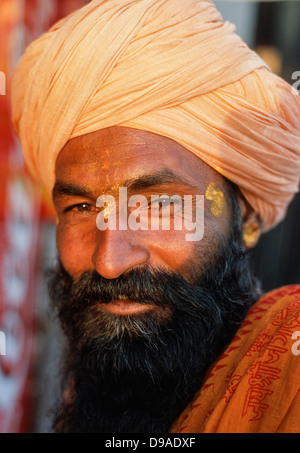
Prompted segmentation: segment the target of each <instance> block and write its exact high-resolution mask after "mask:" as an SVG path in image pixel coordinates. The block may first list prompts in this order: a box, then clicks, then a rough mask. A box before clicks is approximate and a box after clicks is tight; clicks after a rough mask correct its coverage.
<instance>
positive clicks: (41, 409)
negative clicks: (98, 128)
mask: <svg viewBox="0 0 300 453" xmlns="http://www.w3.org/2000/svg"><path fill="white" fill-rule="evenodd" d="M182 1H184V0H182ZM85 3H88V1H85V0H0V237H1V241H0V332H3V333H4V334H5V344H3V342H2V345H0V433H24V432H25V433H30V432H35V433H46V432H51V421H52V412H53V410H54V409H55V407H54V405H55V401H56V396H57V395H58V394H59V391H60V389H59V377H58V376H59V370H60V353H61V351H62V343H63V340H62V337H61V333H60V330H59V327H58V326H57V323H56V320H55V319H54V316H53V314H52V313H51V310H50V308H49V301H48V296H47V285H46V278H45V271H46V269H47V268H49V267H51V265H52V264H53V263H54V262H55V260H56V250H55V216H54V213H53V209H52V206H51V203H50V201H49V200H48V199H47V198H46V196H45V194H44V193H42V192H41V190H40V189H39V188H37V187H35V186H34V185H33V184H32V182H31V181H30V178H29V176H28V174H27V172H26V169H25V167H24V163H23V159H22V155H21V150H20V145H19V143H18V141H17V139H16V137H15V136H14V134H13V131H12V127H11V123H10V106H9V86H10V80H11V76H12V73H13V70H14V68H15V65H16V63H17V62H18V60H19V58H20V56H21V55H22V53H23V52H24V49H25V47H26V46H27V45H28V44H29V43H30V42H31V41H32V40H33V39H35V38H37V37H38V36H39V35H40V34H41V33H42V32H43V31H46V30H47V29H48V28H49V27H50V26H51V25H52V24H53V23H55V22H56V21H57V20H58V19H60V18H61V17H64V16H65V15H67V14H69V13H70V12H72V11H73V10H75V9H76V8H78V7H80V6H83V5H84V4H85ZM215 3H216V5H217V7H218V9H219V10H220V12H221V13H222V15H223V18H224V19H225V20H228V21H230V22H232V23H234V24H235V25H236V27H237V32H238V34H240V35H241V36H242V38H243V39H244V40H245V41H246V42H247V44H248V45H249V46H250V47H251V48H253V49H255V50H256V51H257V52H258V53H259V54H260V55H261V56H262V57H263V58H264V59H265V60H266V61H267V63H268V64H269V65H270V67H271V68H272V69H273V71H274V72H275V73H277V74H279V75H280V76H282V77H283V78H284V79H285V80H286V81H287V82H289V83H290V84H291V85H294V88H295V91H296V93H295V95H297V91H298V94H299V93H300V1H298V0H293V1H292V0H281V1H280V0H279V1H264V2H256V1H247V0H243V1H238V0H236V1H227V0H222V1H216V2H215ZM297 72H298V74H297ZM297 81H299V82H298V83H297ZM299 252H300V195H299V194H298V195H297V196H296V197H295V199H294V201H293V202H292V204H291V205H290V208H289V211H288V214H287V217H286V219H285V220H284V221H283V222H282V223H281V224H280V225H278V226H277V227H276V228H275V229H273V230H271V231H270V232H269V233H267V234H265V235H264V236H263V237H262V239H261V241H260V243H259V245H258V247H257V248H256V250H255V251H254V252H253V255H252V261H253V266H255V268H256V269H257V275H258V276H259V277H260V279H261V280H262V282H263V287H264V290H265V291H268V290H270V289H273V288H276V287H279V286H283V285H286V284H290V283H300V258H299ZM1 338H3V337H0V340H1ZM4 348H5V349H4ZM4 352H5V355H1V354H3V353H4Z"/></svg>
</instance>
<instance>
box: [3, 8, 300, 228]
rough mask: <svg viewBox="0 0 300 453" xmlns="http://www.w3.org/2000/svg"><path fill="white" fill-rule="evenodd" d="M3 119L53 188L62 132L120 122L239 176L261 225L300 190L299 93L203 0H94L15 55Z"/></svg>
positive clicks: (273, 220)
mask: <svg viewBox="0 0 300 453" xmlns="http://www.w3.org/2000/svg"><path fill="white" fill-rule="evenodd" d="M12 112H13V124H14V127H15V130H16V132H17V134H18V136H19V137H20V141H21V146H22V149H23V153H24V156H25V160H26V162H27V165H28V167H29V170H30V171H31V173H32V174H33V176H35V177H36V179H37V180H39V181H41V182H42V183H43V184H44V185H45V186H46V188H47V189H48V190H49V191H50V192H51V190H52V188H53V185H54V180H55V179H54V178H55V162H56V158H57V156H58V154H59V152H60V151H61V150H62V148H63V147H64V145H65V144H66V143H67V142H68V140H70V139H71V138H74V137H77V136H80V135H84V134H87V133H90V132H95V131H97V130H100V129H103V128H106V127H110V126H116V125H118V126H124V127H131V128H135V129H142V130H145V131H150V132H153V133H156V134H159V135H162V136H165V137H168V138H171V139H173V140H175V141H176V142H178V143H179V144H181V145H183V146H184V147H185V148H187V149H188V150H189V151H191V152H193V153H194V154H196V155H197V156H198V157H199V158H200V159H202V160H203V161H204V162H205V163H207V164H208V165H210V166H211V167H212V168H214V169H215V170H216V171H218V172H219V173H221V174H222V175H223V176H225V177H226V178H228V179H229V180H231V181H233V182H234V183H235V184H237V185H238V186H239V188H240V190H241V192H242V193H243V195H244V197H245V198H246V199H247V200H248V202H249V203H250V205H251V206H252V207H253V208H254V209H255V211H256V212H257V213H258V214H259V216H260V218H261V220H262V223H263V228H264V229H265V230H266V229H269V228H270V227H272V226H274V225H275V224H277V223H278V222H279V221H281V220H282V218H283V217H284V215H285V212H286V209H287V206H288V204H289V203H290V201H291V200H292V198H293V196H294V194H295V193H296V192H297V191H298V184H299V175H300V101H299V96H298V95H295V93H293V92H292V88H291V86H290V85H289V84H288V83H287V82H285V81H283V80H282V79H281V78H279V77H278V76H277V75H275V74H273V73H272V72H271V71H270V69H269V68H268V67H267V66H266V64H265V63H264V61H262V60H261V58H260V57H259V56H258V55H257V54H256V53H255V52H253V51H252V50H251V49H249V47H248V46H247V45H246V44H245V43H244V42H243V41H242V39H241V38H240V37H239V36H237V34H236V33H235V27H234V26H233V25H232V24H230V23H228V22H224V21H223V20H222V17H221V15H220V14H219V12H218V11H217V10H216V8H215V6H214V4H213V3H212V2H211V1H210V0H184V1H183V0H94V1H91V2H90V3H88V4H87V5H86V6H84V7H83V8H81V9H79V10H77V11H75V12H74V13H73V14H71V15H70V16H68V17H66V18H64V19H62V20H61V21H59V22H58V23H57V24H55V25H54V26H53V27H52V28H51V29H50V30H49V31H48V32H47V33H44V34H43V35H42V36H41V37H40V38H39V39H38V40H36V41H34V42H33V43H32V44H30V46H29V47H28V48H27V49H26V52H25V54H24V55H23V57H22V58H21V61H20V62H19V65H18V67H17V70H16V72H15V75H14V78H13V82H12Z"/></svg>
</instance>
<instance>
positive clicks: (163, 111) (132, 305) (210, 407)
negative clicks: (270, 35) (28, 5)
mask: <svg viewBox="0 0 300 453" xmlns="http://www.w3.org/2000/svg"><path fill="white" fill-rule="evenodd" d="M12 106H13V122H14V125H15V128H16V131H17V133H18V135H19V137H20V139H21V144H22V148H23V152H24V156H25V158H26V162H27V164H28V167H29V169H30V170H31V172H32V174H33V176H34V177H35V178H36V179H37V180H38V181H40V182H42V183H43V184H44V185H45V187H46V188H47V189H48V191H49V192H50V193H52V195H53V201H54V205H55V208H56V212H57V216H58V227H57V247H58V253H59V260H58V267H57V269H56V270H55V271H54V272H53V275H52V278H51V280H50V295H51V299H52V300H53V304H54V306H55V307H56V309H57V311H58V314H59V319H60V321H61V324H62V327H63V329H64V332H65V334H66V337H67V340H68V351H67V354H66V366H65V391H64V395H63V397H62V401H61V404H60V408H59V410H58V414H57V417H56V420H55V428H56V431H58V432H106V433H108V432H112V433H117V432H119V433H121V432H131V433H133V432H146V433H155V432H156V433H158V432H296V431H299V429H300V420H299V405H300V393H299V378H298V376H299V366H300V362H299V359H298V357H297V355H296V354H293V352H292V347H293V341H295V335H294V333H295V332H297V331H299V330H300V324H299V323H300V313H299V305H300V287H299V286H297V285H293V286H290V287H286V288H280V289H279V290H274V291H273V292H271V293H269V294H265V295H263V294H262V290H261V288H260V285H259V283H258V282H257V281H256V279H255V278H254V276H253V275H252V271H251V269H250V266H249V263H248V255H247V249H251V248H252V247H253V246H254V245H255V244H256V243H257V241H258V239H259V236H260V233H261V232H263V231H266V230H267V229H269V228H271V227H273V226H274V225H275V224H277V223H278V222H279V221H280V220H282V219H283V217H284V215H285V212H286V209H287V207H288V205H289V203H290V201H291V200H292V198H293V196H294V194H295V193H296V192H297V190H298V184H299V174H300V119H299V118H300V115H299V113H300V103H299V98H298V97H296V96H295V95H293V94H292V91H291V87H290V86H289V85H287V84H286V83H285V82H284V81H283V80H281V79H280V78H278V77H276V76H275V75H273V74H271V72H270V71H269V70H268V68H267V67H266V66H265V64H264V62H263V61H262V60H261V59H260V58H259V57H258V56H257V55H256V54H255V53H253V52H252V51H250V50H249V48H248V47H247V46H246V45H245V44H244V43H243V42H242V41H241V40H240V38H239V37H238V36H236V35H235V33H234V28H233V27H232V26H231V25H230V24H228V23H223V21H222V19H221V17H220V15H219V14H218V12H217V11H216V9H215V7H214V5H213V4H212V3H211V2H210V1H206V0H185V1H184V2H183V1H182V0H180V1H179V0H139V1H137V0H125V1H124V0H122V1H116V0H108V1H99V0H94V1H92V2H90V3H88V4H87V5H86V7H84V8H82V9H81V10H78V11H76V12H75V13H74V14H72V15H71V16H69V17H67V18H66V19H64V20H62V21H61V22H59V23H58V24H56V25H55V26H54V27H53V28H52V29H51V30H50V31H49V32H48V33H46V34H45V35H43V36H42V37H41V38H40V39H39V40H38V41H36V42H34V43H33V44H32V45H31V46H30V47H29V48H28V49H27V52H26V53H25V55H24V57H23V58H22V60H21V62H20V64H19V67H18V69H17V71H16V74H15V77H14V81H13V86H12ZM166 220H168V223H167V224H164V221H166ZM164 225H167V227H165V226H164ZM293 339H294V340H293Z"/></svg>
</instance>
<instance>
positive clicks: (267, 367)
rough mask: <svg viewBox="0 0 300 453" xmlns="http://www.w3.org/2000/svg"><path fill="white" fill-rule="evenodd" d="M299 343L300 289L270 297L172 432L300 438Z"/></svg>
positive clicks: (252, 313)
mask: <svg viewBox="0 0 300 453" xmlns="http://www.w3.org/2000/svg"><path fill="white" fill-rule="evenodd" d="M297 338H298V341H297ZM299 338H300V285H292V286H287V287H283V288H280V289H277V290H274V291H271V292H269V293H268V294H266V295H264V296H263V297H262V298H261V299H260V300H259V301H258V302H257V303H256V304H255V305H254V306H253V308H252V309H251V310H250V312H249V313H248V315H247V317H246V319H245V321H244V322H243V324H242V326H241V327H240V329H239V330H238V332H237V334H236V336H235V338H234V339H233V341H232V342H231V344H230V345H229V346H228V348H227V349H226V350H225V352H224V353H223V354H222V356H221V357H220V358H219V359H218V360H217V362H216V363H215V364H214V365H213V367H212V368H211V370H210V372H209V374H208V377H207V379H206V381H205V383H204V385H203V387H202V388H201V390H200V391H199V393H198V394H197V395H196V397H195V398H194V400H193V401H192V402H191V403H190V404H189V406H188V407H187V408H186V410H185V411H184V412H183V413H182V415H181V416H180V418H179V419H178V420H177V421H176V422H175V424H174V425H173V427H172V429H171V432H172V433H297V432H298V433H299V432H300V342H299Z"/></svg>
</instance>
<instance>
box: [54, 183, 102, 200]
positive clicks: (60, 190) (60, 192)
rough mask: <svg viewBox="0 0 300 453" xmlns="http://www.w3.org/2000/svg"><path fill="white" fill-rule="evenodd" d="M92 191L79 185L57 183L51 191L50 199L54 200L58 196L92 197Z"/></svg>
mask: <svg viewBox="0 0 300 453" xmlns="http://www.w3.org/2000/svg"><path fill="white" fill-rule="evenodd" d="M93 195H94V194H93V191H92V190H91V189H90V188H88V187H86V186H81V185H79V184H73V183H67V182H60V181H57V182H56V183H55V185H54V187H53V190H52V198H53V200H55V199H56V198H58V197H60V196H73V197H88V198H92V197H93Z"/></svg>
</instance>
